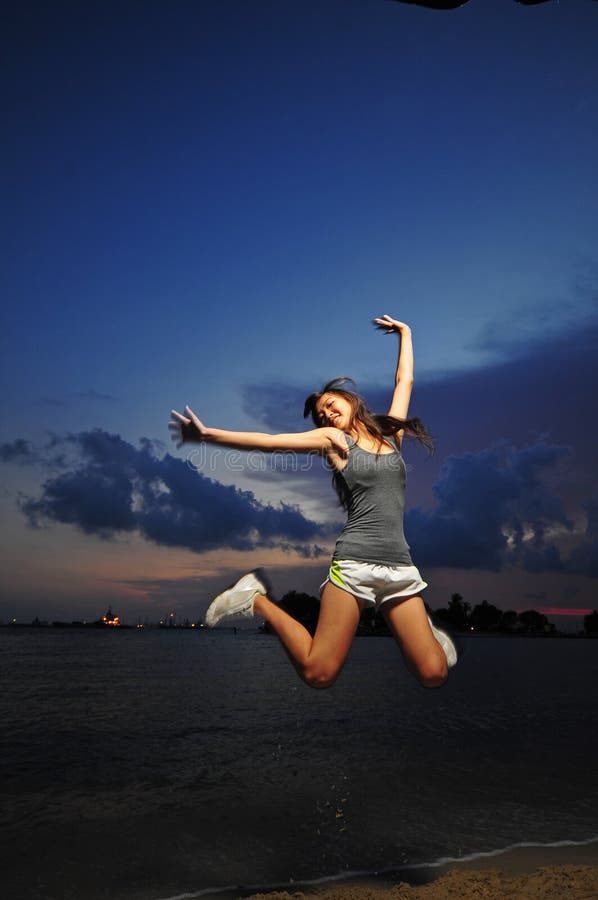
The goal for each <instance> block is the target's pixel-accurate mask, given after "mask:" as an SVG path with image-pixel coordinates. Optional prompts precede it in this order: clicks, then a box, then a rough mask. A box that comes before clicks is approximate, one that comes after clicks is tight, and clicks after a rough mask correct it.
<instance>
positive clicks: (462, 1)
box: [393, 0, 598, 9]
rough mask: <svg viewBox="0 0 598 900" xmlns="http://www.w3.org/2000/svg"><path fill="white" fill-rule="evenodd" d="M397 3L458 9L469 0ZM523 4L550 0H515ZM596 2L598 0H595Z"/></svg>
mask: <svg viewBox="0 0 598 900" xmlns="http://www.w3.org/2000/svg"><path fill="white" fill-rule="evenodd" d="M393 2H395V3H409V4H411V5H414V4H415V5H416V6H427V7H428V9H457V8H458V7H459V6H465V4H466V3H469V0H393ZM514 2H515V3H519V4H520V5H521V6H537V4H538V3H549V2H550V0H514ZM593 2H594V3H596V2H598V0H593Z"/></svg>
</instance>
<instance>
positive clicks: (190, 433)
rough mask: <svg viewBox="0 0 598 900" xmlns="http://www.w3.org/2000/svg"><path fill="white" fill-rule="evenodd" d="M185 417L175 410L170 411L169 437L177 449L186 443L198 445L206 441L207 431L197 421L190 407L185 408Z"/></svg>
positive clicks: (199, 420)
mask: <svg viewBox="0 0 598 900" xmlns="http://www.w3.org/2000/svg"><path fill="white" fill-rule="evenodd" d="M185 413H186V415H184V416H183V415H181V413H180V412H177V411H176V409H172V410H171V411H170V422H169V423H168V427H169V428H170V437H171V438H172V440H173V441H174V442H175V443H176V445H177V447H180V446H181V445H182V444H186V443H189V442H191V443H195V444H200V443H201V442H202V441H205V440H207V431H208V429H207V428H206V426H205V425H204V424H203V422H202V421H201V419H198V418H197V416H196V415H195V413H194V412H193V410H192V409H191V407H190V406H186V407H185Z"/></svg>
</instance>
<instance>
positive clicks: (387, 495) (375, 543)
mask: <svg viewBox="0 0 598 900" xmlns="http://www.w3.org/2000/svg"><path fill="white" fill-rule="evenodd" d="M346 437H347V442H348V445H349V455H348V459H347V464H346V466H345V467H344V469H342V470H341V471H340V472H337V473H336V474H335V479H340V480H342V481H344V482H345V485H346V488H347V493H348V496H349V510H348V517H347V523H346V525H345V527H344V528H343V530H342V532H341V534H340V535H339V538H338V540H337V542H336V547H335V551H334V559H355V560H358V561H360V562H368V563H379V564H381V565H385V566H412V565H413V563H412V561H411V556H410V553H409V545H408V543H407V541H406V540H405V535H404V533H403V510H404V506H405V485H406V483H407V469H406V467H405V462H404V460H403V457H402V456H401V453H400V451H399V450H398V449H396V450H395V452H394V453H370V452H368V451H367V450H362V449H361V447H359V446H358V445H357V444H356V443H355V441H354V440H353V439H352V438H350V437H349V436H348V435H346Z"/></svg>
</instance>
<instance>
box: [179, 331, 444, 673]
mask: <svg viewBox="0 0 598 900" xmlns="http://www.w3.org/2000/svg"><path fill="white" fill-rule="evenodd" d="M374 324H375V325H376V326H377V327H378V328H380V329H381V330H383V331H385V332H386V333H387V334H392V333H393V332H394V333H396V334H398V335H399V358H398V364H397V370H396V376H395V387H394V391H393V395H392V402H391V404H390V409H389V410H388V414H387V415H374V414H373V413H371V412H370V411H369V410H368V408H367V407H366V405H365V403H364V401H363V399H362V398H361V397H360V396H359V395H358V394H356V393H355V392H354V391H351V390H348V389H347V384H348V383H352V382H350V379H346V378H338V379H335V380H334V381H331V382H329V383H328V384H327V385H325V387H324V388H323V390H322V391H319V392H317V393H314V394H311V395H310V396H309V397H308V398H307V400H306V401H305V410H304V416H308V415H310V414H311V416H312V419H313V421H314V423H315V425H316V428H315V429H312V430H310V431H304V432H299V433H296V434H262V433H258V432H244V431H223V430H222V429H220V428H208V427H206V426H205V425H204V424H203V422H201V421H200V419H198V417H197V416H196V415H195V413H194V412H193V410H192V409H190V407H189V406H186V407H185V415H182V414H181V413H179V412H177V411H176V410H172V414H171V415H172V418H171V422H170V425H169V427H170V428H171V434H172V439H173V440H174V441H176V443H177V446H179V447H180V446H181V444H183V443H186V442H195V443H198V442H199V443H201V442H204V441H205V442H207V443H211V444H222V445H224V446H226V447H233V448H238V449H240V450H263V451H265V452H280V451H283V452H284V451H287V452H295V453H318V454H320V455H322V456H323V457H324V458H325V459H326V460H327V461H328V463H329V465H330V466H331V468H332V471H333V480H334V485H335V487H336V490H337V493H338V495H339V499H340V501H341V503H342V505H343V506H344V507H345V509H346V510H347V514H348V515H347V522H346V524H345V527H344V528H343V530H342V532H341V534H340V536H339V538H338V540H337V542H336V546H335V550H334V554H333V559H332V564H331V566H330V570H329V572H328V577H327V578H326V581H325V582H324V584H323V585H322V587H321V598H320V613H319V618H318V624H317V627H316V631H315V634H314V635H313V637H312V635H311V634H310V633H309V631H308V630H307V629H306V628H305V627H304V626H303V625H302V624H301V623H300V622H298V621H297V620H296V619H294V618H293V617H292V616H290V615H289V614H288V613H286V612H285V611H284V610H283V609H281V608H280V606H277V604H276V603H273V602H272V600H270V599H269V597H268V589H267V587H266V585H265V583H264V580H263V577H262V576H261V574H260V573H259V571H256V572H250V573H249V574H247V575H244V576H243V577H242V578H240V579H239V581H237V583H236V584H234V585H233V586H232V587H231V588H229V589H228V590H226V591H224V592H223V593H222V594H220V595H219V596H218V597H216V599H215V600H213V601H212V603H211V604H210V607H209V609H208V611H207V613H206V624H207V625H208V626H210V627H213V626H214V625H216V624H217V623H218V622H219V621H220V620H221V619H223V618H224V617H225V616H233V615H243V616H253V615H256V614H257V615H260V616H262V617H263V618H264V619H266V621H267V622H268V623H269V625H270V626H271V627H272V629H273V630H274V631H275V632H276V634H277V635H278V637H279V639H280V641H281V642H282V644H283V646H284V648H285V650H286V651H287V654H288V655H289V657H290V659H291V661H292V663H293V665H294V666H295V668H296V670H297V672H298V674H299V676H300V677H301V678H302V679H303V681H305V682H306V684H308V685H310V686H311V687H314V688H325V687H329V686H330V685H332V684H333V682H334V681H335V679H336V678H337V676H338V674H339V672H340V670H341V668H342V666H343V664H344V662H345V659H346V658H347V654H348V652H349V648H350V646H351V643H352V641H353V637H354V636H355V632H356V630H357V626H358V624H359V619H360V616H361V612H362V611H363V609H364V608H365V607H366V606H370V607H374V608H375V609H376V610H379V611H380V612H381V613H382V615H383V616H384V618H385V620H386V622H387V623H388V625H389V627H390V629H391V631H392V633H393V634H394V636H395V638H396V640H397V642H398V644H399V646H400V648H401V650H402V652H403V656H404V659H405V662H406V664H407V666H408V668H409V669H410V671H411V672H412V673H413V674H414V675H415V677H416V678H417V679H418V681H419V682H420V683H421V684H422V685H424V686H425V687H440V686H441V685H442V684H443V683H444V682H445V681H446V678H447V674H448V669H449V668H450V667H451V666H453V665H454V664H455V662H456V661H457V653H456V650H455V646H454V644H453V642H452V641H451V639H450V637H449V636H448V635H447V634H445V633H444V632H443V631H440V630H439V629H437V628H436V627H435V626H434V625H433V624H432V622H431V621H430V619H429V617H428V615H427V613H426V609H425V606H424V602H423V600H422V598H421V592H422V591H423V589H424V588H425V587H427V584H426V582H425V581H423V580H422V577H421V575H420V573H419V571H418V570H417V568H416V567H415V566H414V565H413V562H412V560H411V556H410V553H409V546H408V544H407V542H406V540H405V536H404V534H403V508H404V498H405V483H406V469H405V463H404V462H403V457H402V456H401V443H402V440H403V437H404V435H409V436H412V437H414V438H416V439H418V440H419V441H421V442H422V443H423V444H424V445H425V446H427V447H428V448H431V438H430V435H429V434H428V432H427V430H426V428H425V426H424V425H423V423H422V422H421V421H420V420H419V419H417V418H408V411H409V401H410V398H411V390H412V386H413V348H412V343H411V329H410V328H409V326H408V325H405V323H404V322H399V321H397V320H396V319H393V318H391V317H390V316H388V315H384V316H383V317H382V318H376V319H374Z"/></svg>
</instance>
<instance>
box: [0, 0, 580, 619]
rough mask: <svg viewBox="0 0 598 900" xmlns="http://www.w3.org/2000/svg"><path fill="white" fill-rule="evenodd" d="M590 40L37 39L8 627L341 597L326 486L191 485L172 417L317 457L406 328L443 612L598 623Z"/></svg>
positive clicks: (74, 31)
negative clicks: (331, 592) (265, 600)
mask: <svg viewBox="0 0 598 900" xmlns="http://www.w3.org/2000/svg"><path fill="white" fill-rule="evenodd" d="M597 37H598V6H597V5H596V4H594V3H589V2H583V0H579V2H575V0H570V2H568V3H560V4H558V3H546V4H541V5H539V6H536V7H522V6H520V5H518V4H514V3H510V2H507V0H486V2H483V3H481V2H477V3H473V2H472V3H469V4H467V5H466V6H465V7H463V8H461V9H460V10H455V11H453V12H444V13H443V12H437V11H431V10H426V9H422V8H418V7H415V6H407V5H403V4H397V3H390V2H385V0H380V2H376V0H327V2H315V0H314V2H303V3H293V2H280V0H279V2H276V3H275V2H255V3H253V2H252V3H247V2H237V0H231V2H218V3H204V2H199V3H198V2H175V3H172V4H168V5H164V4H163V3H152V2H143V3H134V2H125V3H122V4H116V3H110V2H109V3H102V4H100V3H90V4H85V5H84V7H82V6H81V5H80V4H77V3H56V4H53V5H52V6H51V7H48V6H47V5H45V4H41V3H23V4H19V6H18V8H14V9H13V10H12V11H11V12H10V13H9V15H8V24H7V27H6V28H5V29H4V34H3V38H2V42H3V50H4V53H3V55H4V59H5V63H4V75H5V77H4V79H3V81H4V84H5V90H6V97H5V110H6V111H5V115H4V120H5V132H6V134H7V135H8V138H9V139H8V140H7V141H6V140H5V142H4V148H3V166H2V183H3V195H4V198H5V203H4V206H5V209H7V210H8V215H7V216H5V217H4V223H3V234H2V243H3V248H4V254H3V256H4V270H5V274H4V279H3V281H4V290H3V323H2V336H3V346H2V362H3V370H4V380H5V384H6V388H5V391H4V392H3V404H2V405H3V410H2V426H1V431H0V442H1V443H2V456H3V459H4V460H5V462H6V465H5V467H4V475H5V479H4V490H3V493H2V497H1V511H2V521H3V526H4V529H5V531H6V534H7V536H8V537H7V540H6V541H5V547H4V552H5V553H6V554H7V562H6V564H5V565H4V566H3V568H4V570H5V572H6V573H7V574H6V575H5V582H4V586H3V600H2V605H1V607H0V615H2V616H4V617H9V616H16V617H21V618H24V619H27V618H30V617H31V615H34V614H36V613H37V614H47V615H50V616H53V615H62V616H71V615H72V616H75V615H76V616H81V617H90V618H91V617H94V616H95V615H96V614H97V613H98V612H100V611H102V607H103V605H104V604H105V601H108V600H110V601H111V602H112V603H113V605H115V606H118V607H119V609H121V610H122V611H123V612H124V613H125V615H127V614H128V615H130V616H133V615H135V616H137V615H145V613H146V611H147V614H148V616H149V617H150V618H152V617H155V615H156V613H159V612H163V611H164V609H166V608H168V607H169V606H173V608H175V609H178V610H180V611H181V612H183V611H184V612H185V613H186V614H189V615H190V616H196V615H198V614H199V613H200V612H201V611H202V610H203V608H204V606H205V601H206V600H207V598H208V596H209V594H210V592H211V590H212V588H213V586H214V585H215V586H216V587H219V586H220V585H221V584H222V583H227V582H228V581H229V580H230V576H231V574H235V573H236V572H238V571H240V570H242V569H245V568H248V567H249V568H252V567H253V566H254V565H255V564H256V562H266V563H270V564H272V565H274V566H275V567H276V568H275V573H276V575H277V577H278V583H279V588H280V590H283V589H285V588H286V587H291V586H293V587H297V588H298V589H303V588H306V589H310V590H314V589H315V588H316V587H317V583H318V582H319V579H320V576H321V574H322V572H323V571H324V569H325V565H326V553H327V552H328V550H329V548H330V542H331V536H330V534H331V533H330V525H331V523H333V522H335V521H338V519H339V511H338V510H337V509H336V508H335V506H334V495H333V493H332V492H331V491H330V490H329V485H328V483H327V482H328V476H327V475H326V474H325V473H322V472H317V471H316V470H315V468H312V469H310V470H309V471H307V472H297V473H295V472H290V473H289V472H287V473H284V472H281V471H271V470H270V469H271V467H265V471H264V467H263V466H261V468H260V465H257V464H255V465H253V463H252V461H250V465H249V467H248V466H245V468H244V469H243V467H242V466H240V465H238V464H237V461H233V462H231V460H230V459H225V458H224V457H221V458H215V457H214V456H213V455H212V456H210V457H206V458H203V459H202V460H201V466H202V469H201V471H200V472H198V470H197V467H196V468H193V467H191V466H189V465H185V464H184V462H183V460H184V454H179V456H178V460H180V461H181V462H180V465H179V464H178V463H175V461H174V460H172V459H169V458H164V453H165V451H166V450H167V449H168V451H169V452H171V451H170V448H167V447H166V442H167V434H166V421H167V417H168V410H169V409H170V408H171V406H179V407H180V406H182V405H183V404H184V403H186V402H190V403H191V404H192V405H195V406H196V407H197V410H198V412H200V414H202V415H203V417H204V418H205V419H206V420H207V421H208V422H209V423H210V424H214V425H223V426H226V425H229V426H233V427H235V426H236V427H263V428H272V429H275V428H280V427H285V428H296V429H301V428H302V427H303V421H302V419H301V408H302V403H301V401H302V398H303V396H304V394H305V393H309V392H310V391H311V390H313V388H314V387H317V386H318V385H319V384H320V383H321V382H322V381H324V380H326V379H327V378H329V377H331V376H333V375H336V374H338V373H340V372H347V373H349V374H352V375H353V376H354V377H355V378H356V379H357V380H358V383H359V385H360V387H361V388H362V389H363V390H364V392H365V393H366V394H367V395H368V397H370V398H371V399H372V402H373V403H374V404H375V405H376V404H382V405H383V404H384V402H385V398H386V397H387V396H388V389H389V386H390V383H391V379H392V374H393V364H394V359H393V355H394V349H395V348H394V346H393V345H392V344H391V339H388V340H387V339H386V338H385V337H384V336H381V335H379V334H377V333H376V332H375V331H374V330H373V329H371V326H370V325H369V320H370V319H371V317H372V316H373V315H377V314H380V313H382V312H390V313H391V314H394V315H396V316H397V317H399V318H402V319H404V320H406V321H409V322H410V323H411V325H412V327H413V330H414V335H415V345H416V362H417V385H416V391H415V395H414V406H413V409H414V411H415V412H418V413H420V414H421V415H422V416H423V417H425V418H426V420H427V421H428V422H429V425H430V427H431V429H432V431H433V432H434V433H435V434H436V435H437V440H438V452H437V454H436V457H435V458H434V460H432V461H430V462H425V461H424V459H423V458H422V457H421V455H420V454H419V453H418V451H417V449H416V448H413V449H410V450H409V451H408V457H409V459H408V461H409V464H410V466H411V470H412V471H411V478H410V500H411V507H412V512H411V513H410V518H408V528H409V527H410V528H411V532H409V531H408V538H409V539H410V541H411V544H412V550H413V555H414V558H415V559H416V561H417V562H418V563H419V564H420V565H421V568H422V569H425V572H426V577H427V580H428V581H429V582H430V584H431V589H430V591H429V592H428V593H429V598H428V599H429V600H430V602H431V604H432V605H433V606H440V605H442V604H443V603H445V602H446V599H447V596H448V594H450V592H451V591H452V590H460V591H461V593H464V594H465V595H466V598H467V599H469V600H470V601H471V602H474V603H475V602H477V601H478V600H480V599H491V600H492V599H493V600H494V601H495V602H498V603H499V605H501V606H503V608H507V606H512V607H515V608H520V609H521V608H525V607H526V606H529V605H535V606H538V605H541V604H542V603H544V605H546V606H557V607H560V606H575V607H580V606H581V607H585V606H587V607H593V606H595V605H596V601H595V599H594V598H595V591H596V581H595V578H596V574H597V573H596V562H595V560H596V557H597V556H598V553H596V552H595V551H596V543H595V542H596V540H597V539H598V535H596V532H595V529H596V528H597V525H596V508H597V502H596V500H592V496H593V493H592V492H593V491H594V480H595V478H594V472H595V459H596V449H597V446H596V444H597V441H596V437H597V436H596V426H595V425H594V424H593V415H592V410H593V400H594V391H595V383H596V378H595V349H594V348H595V341H594V335H595V334H596V331H597V324H598V308H597V306H598V305H597V302H596V300H597V283H598V280H597V274H598V260H597V247H598V196H597V194H598V191H597V186H596V177H595V160H596V159H597V158H598V126H597V123H598V90H597V88H596V85H597V84H598V77H597V76H598V64H597V63H596V53H595V48H596V39H597ZM93 429H100V430H101V432H105V435H104V436H101V435H97V434H96V435H95V438H94V439H92V437H93V436H91V437H90V435H89V433H90V432H91V431H92V430H93ZM141 438H144V439H147V441H149V442H155V441H156V440H157V441H162V442H164V444H163V445H160V444H155V443H147V441H146V442H145V443H144V444H143V445H140V444H139V440H140V439H141ZM18 440H21V441H25V442H27V443H16V444H15V443H14V442H15V441H18ZM497 448H501V449H497ZM556 448H558V449H556ZM22 463H27V465H22ZM208 478H209V479H211V481H208ZM476 479H477V480H476ZM175 483H176V484H177V485H178V487H177V489H176V490H175V488H174V484H175ZM235 489H237V490H235ZM248 491H250V492H253V494H251V495H250V494H248V493H247V492H248ZM473 497H478V499H479V498H480V497H482V498H483V500H482V501H481V502H480V503H477V504H476V503H473V502H472V498H473ZM281 503H283V504H290V505H291V506H292V507H293V508H292V509H290V508H287V507H282V508H281V507H280V504H281ZM490 510H491V511H492V515H490V514H489V513H490ZM486 512H488V515H485V513H486ZM33 523H36V527H35V528H34V527H32V524H33ZM588 528H589V531H588ZM482 536H483V541H482V542H481V544H478V543H476V541H475V540H474V537H476V538H480V540H481V538H482ZM208 538H209V539H208ZM457 538H458V541H457V545H455V541H456V539H457ZM318 554H322V555H321V556H319V555H318ZM532 598H533V599H534V603H531V599H532Z"/></svg>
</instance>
